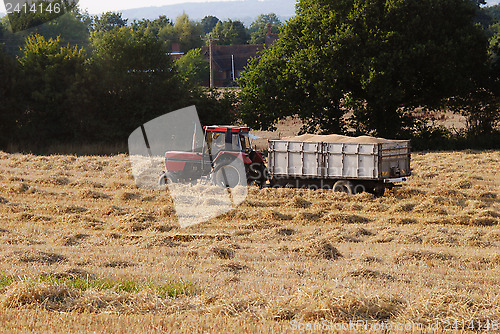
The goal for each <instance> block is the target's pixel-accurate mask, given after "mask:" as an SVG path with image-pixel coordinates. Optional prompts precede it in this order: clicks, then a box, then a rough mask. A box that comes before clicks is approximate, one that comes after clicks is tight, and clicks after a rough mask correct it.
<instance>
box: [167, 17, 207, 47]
mask: <svg viewBox="0 0 500 334" xmlns="http://www.w3.org/2000/svg"><path fill="white" fill-rule="evenodd" d="M174 32H175V36H176V37H177V39H178V42H179V43H180V44H181V50H182V51H184V52H187V51H188V50H191V49H194V48H198V47H200V46H201V45H202V41H201V38H200V35H201V34H202V27H201V25H200V24H199V23H197V22H194V21H191V20H190V19H189V16H188V15H187V14H186V13H182V15H179V16H178V17H177V19H176V20H175V25H174Z"/></svg>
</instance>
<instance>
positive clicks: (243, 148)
mask: <svg viewBox="0 0 500 334" xmlns="http://www.w3.org/2000/svg"><path fill="white" fill-rule="evenodd" d="M203 129H204V131H205V141H204V146H203V149H202V152H201V153H200V152H199V151H198V152H195V151H194V150H193V152H166V154H165V166H166V169H167V173H166V174H165V175H164V176H165V177H169V178H170V179H171V180H178V181H181V182H183V181H194V180H196V179H199V178H201V177H203V176H211V177H212V179H213V180H215V183H220V182H218V180H219V179H220V178H218V177H217V175H220V174H223V173H222V171H224V173H227V174H229V173H230V167H229V166H228V165H230V164H231V163H232V162H234V161H235V160H241V162H242V164H243V166H244V172H245V174H246V175H240V174H242V173H239V174H238V176H237V177H236V176H235V177H234V179H238V181H237V182H238V183H240V184H241V183H242V181H243V180H244V179H245V177H246V180H247V181H248V183H251V182H256V183H258V184H259V185H260V184H264V183H265V182H266V177H267V169H266V167H265V164H264V163H265V158H264V155H263V153H262V152H259V151H256V150H254V149H252V142H251V140H252V139H255V138H259V137H256V136H253V135H252V134H250V131H251V129H250V128H249V127H245V126H232V125H227V126H226V125H211V126H205V127H204V128H203ZM164 176H162V177H164ZM160 180H162V178H160ZM221 182H222V181H221ZM235 183H236V182H235Z"/></svg>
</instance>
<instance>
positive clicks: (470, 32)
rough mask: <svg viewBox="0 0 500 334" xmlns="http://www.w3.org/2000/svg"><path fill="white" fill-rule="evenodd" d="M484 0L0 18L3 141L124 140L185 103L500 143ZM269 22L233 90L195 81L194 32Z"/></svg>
mask: <svg viewBox="0 0 500 334" xmlns="http://www.w3.org/2000/svg"><path fill="white" fill-rule="evenodd" d="M481 4H482V1H480V0H390V1H389V0H335V1H331V0H299V1H298V5H297V15H296V16H295V17H294V18H293V19H291V20H290V21H289V22H287V23H286V24H285V25H282V24H281V22H279V20H278V19H277V17H276V16H275V15H272V14H270V15H262V16H261V17H259V18H258V19H257V20H256V21H255V22H254V23H253V24H252V25H251V26H250V28H249V29H246V28H245V27H244V26H243V25H242V24H241V22H238V21H231V20H228V21H225V22H221V21H220V20H219V19H217V18H216V17H213V16H207V17H205V18H204V19H203V20H201V21H200V22H195V21H192V20H190V19H189V17H187V15H185V14H183V15H181V16H179V17H178V18H177V19H176V20H175V22H174V21H171V20H170V19H168V18H166V17H165V16H160V17H159V18H158V19H156V20H142V21H134V22H132V23H129V22H128V21H127V20H126V19H124V18H123V17H122V16H121V14H119V13H104V14H103V15H100V16H91V15H89V14H88V13H81V12H80V11H79V10H78V8H77V7H75V8H73V9H72V10H71V12H70V13H68V14H66V15H63V16H61V17H59V18H57V19H55V20H52V21H50V22H49V23H46V24H43V25H41V26H37V27H35V28H32V29H29V30H27V31H25V32H21V33H16V34H13V33H12V32H10V31H8V29H7V28H6V27H7V21H6V18H3V19H2V21H1V23H2V24H0V78H2V80H0V101H1V103H0V149H1V148H4V147H5V146H6V145H8V144H9V143H12V142H16V143H20V144H21V145H20V146H21V147H24V148H28V149H29V148H33V147H35V148H36V147H43V146H46V145H49V144H52V143H61V142H64V143H116V142H124V141H125V140H126V138H127V136H128V135H129V133H130V132H131V131H132V130H134V129H135V128H136V127H137V126H139V125H140V124H142V123H144V122H146V121H149V120H151V119H153V118H155V117H157V116H159V115H162V114H164V113H166V112H169V111H172V110H175V109H179V108H182V107H185V106H188V105H192V104H194V105H196V106H197V107H198V111H199V114H200V118H201V121H202V123H204V124H209V123H234V122H235V121H237V120H242V121H243V122H244V123H246V124H248V125H250V126H252V127H253V128H255V129H271V128H273V126H274V125H275V124H276V123H277V122H278V121H279V120H280V119H283V118H285V117H287V116H295V115H298V117H300V118H301V119H302V120H303V121H304V123H305V127H304V129H303V131H312V132H327V133H347V134H355V135H359V134H371V135H377V136H384V137H388V138H413V139H415V141H414V145H415V146H416V147H417V148H437V147H441V148H445V146H446V145H447V144H446V143H451V142H452V141H453V140H454V141H455V144H456V143H457V142H458V143H459V144H460V143H461V144H460V145H464V146H471V145H476V146H481V147H497V148H498V147H500V131H499V125H500V124H499V122H500V113H499V112H498V110H499V107H500V98H499V97H500V61H499V59H500V58H499V57H498V55H499V54H500V42H499V41H500V23H499V22H500V15H497V14H496V12H495V11H494V10H492V9H491V8H481V7H480V5H481ZM499 12H500V11H499ZM18 20H22V17H19V18H18ZM18 23H19V22H18ZM21 23H22V22H21ZM268 24H271V29H272V32H273V33H277V32H280V38H279V39H278V40H277V41H276V42H275V43H274V44H273V45H272V46H271V47H270V48H268V49H266V50H265V51H264V52H263V53H262V55H260V57H257V58H255V59H253V60H252V61H251V63H250V65H249V66H248V68H247V72H246V73H245V74H244V75H243V77H242V79H240V81H239V84H240V85H241V87H242V91H241V93H240V94H239V96H236V95H234V94H233V93H221V92H217V91H208V92H207V91H206V90H205V89H202V88H201V87H200V86H199V83H200V82H201V81H203V79H204V78H205V77H208V62H207V61H206V60H204V56H203V55H202V54H201V50H200V49H199V47H200V46H201V45H202V44H201V43H202V40H201V39H200V35H204V34H205V35H206V34H215V35H217V36H219V37H220V43H221V44H224V43H226V44H232V43H236V44H238V43H249V42H250V43H254V42H255V43H261V42H262V41H263V38H264V36H265V34H266V33H267V30H268ZM243 32H244V33H243ZM172 42H178V43H180V45H181V48H182V50H183V51H185V52H186V55H185V56H184V57H183V58H181V59H180V60H177V61H174V60H173V59H172V58H171V57H170V56H169V55H168V52H170V51H171V44H172ZM416 108H420V109H423V110H440V109H446V110H451V111H454V112H456V113H459V114H461V115H463V116H465V117H466V119H467V122H468V126H467V129H465V130H464V131H457V132H454V133H452V132H450V130H449V129H445V128H443V127H436V126H434V124H433V123H432V122H429V121H428V120H425V119H424V120H422V119H421V118H418V117H416V116H415V114H414V110H415V109H416ZM455 144H454V145H455Z"/></svg>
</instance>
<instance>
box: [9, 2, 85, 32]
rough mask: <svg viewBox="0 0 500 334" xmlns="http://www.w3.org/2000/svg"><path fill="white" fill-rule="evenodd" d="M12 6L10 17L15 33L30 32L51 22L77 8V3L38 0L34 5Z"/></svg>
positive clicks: (18, 4)
mask: <svg viewBox="0 0 500 334" xmlns="http://www.w3.org/2000/svg"><path fill="white" fill-rule="evenodd" d="M11 4H12V6H13V8H10V11H11V13H9V14H8V17H9V20H10V24H11V29H12V31H13V32H19V31H23V30H28V29H31V28H33V27H36V26H39V25H41V24H43V23H47V22H50V21H51V20H54V19H56V18H58V17H60V16H61V15H63V14H64V13H66V11H71V10H72V9H74V8H75V7H76V4H75V2H74V1H69V0H54V1H47V0H37V1H34V2H32V3H31V2H26V3H24V2H23V1H17V2H16V1H14V2H11ZM7 9H8V8H7Z"/></svg>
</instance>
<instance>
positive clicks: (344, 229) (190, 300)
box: [0, 151, 500, 333]
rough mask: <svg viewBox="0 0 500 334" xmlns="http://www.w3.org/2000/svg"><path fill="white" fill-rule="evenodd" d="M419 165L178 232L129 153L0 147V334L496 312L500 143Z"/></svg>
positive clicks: (245, 327) (494, 316)
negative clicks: (373, 181)
mask: <svg viewBox="0 0 500 334" xmlns="http://www.w3.org/2000/svg"><path fill="white" fill-rule="evenodd" d="M412 165H413V168H414V175H413V176H412V177H411V178H410V180H409V181H408V182H407V183H406V184H404V185H403V187H402V188H395V189H394V190H392V191H387V192H386V194H385V196H383V197H374V196H372V195H369V194H359V195H356V196H352V197H348V196H346V195H345V194H334V193H331V192H329V191H324V190H318V191H309V190H296V189H258V188H257V187H252V188H250V189H249V196H248V198H247V200H246V201H245V202H244V203H242V204H241V205H240V206H238V207H237V208H236V209H234V210H232V211H230V212H228V213H226V214H224V215H222V216H220V217H219V218H216V219H212V220H210V221H208V222H205V223H203V224H200V225H195V226H191V227H189V228H184V229H181V228H180V227H179V225H178V222H177V217H176V213H175V210H174V207H173V204H172V199H171V198H170V196H169V195H168V193H167V192H165V191H152V190H143V189H138V188H137V187H136V186H135V184H134V181H133V179H132V178H131V168H130V164H129V162H128V157H127V156H126V155H118V156H110V157H95V156H82V157H77V156H66V155H55V156H35V155H21V154H6V153H3V152H0V305H1V306H2V307H1V310H0V319H2V321H1V322H0V332H31V331H39V332H61V333H62V332H64V333H67V332H82V331H85V332H93V331H95V332H106V333H122V332H167V333H170V332H172V333H173V332H183V333H196V332H212V333H213V332H228V333H229V332H233V333H242V332H261V333H263V332H289V331H291V321H299V322H316V321H322V320H328V321H332V322H343V321H350V320H365V321H372V322H403V323H404V322H420V323H425V324H428V323H432V322H433V321H435V320H436V319H438V320H440V321H446V320H450V319H457V320H459V321H461V320H462V319H464V320H466V321H467V320H469V321H470V320H475V321H479V320H481V321H485V320H490V321H494V320H500V293H499V292H498V286H499V283H500V275H499V270H500V228H499V226H498V224H499V223H500V196H499V195H500V193H499V189H500V180H499V174H498V170H499V165H500V152H498V151H494V152H448V153H421V154H414V155H413V156H412ZM202 204H203V203H202Z"/></svg>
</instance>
